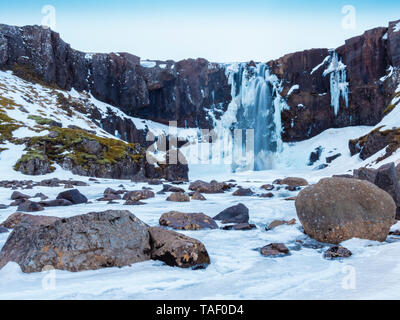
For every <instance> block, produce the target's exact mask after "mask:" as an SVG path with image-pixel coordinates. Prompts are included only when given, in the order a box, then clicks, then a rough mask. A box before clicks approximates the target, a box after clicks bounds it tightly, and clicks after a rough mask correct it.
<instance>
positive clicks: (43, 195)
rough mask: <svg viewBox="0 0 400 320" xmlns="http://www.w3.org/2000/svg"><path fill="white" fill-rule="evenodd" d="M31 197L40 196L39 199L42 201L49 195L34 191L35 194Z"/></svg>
mask: <svg viewBox="0 0 400 320" xmlns="http://www.w3.org/2000/svg"><path fill="white" fill-rule="evenodd" d="M33 198H40V200H42V201H43V200H47V199H48V198H49V197H48V196H46V195H45V194H43V193H41V192H39V193H36V194H35V195H34V196H33Z"/></svg>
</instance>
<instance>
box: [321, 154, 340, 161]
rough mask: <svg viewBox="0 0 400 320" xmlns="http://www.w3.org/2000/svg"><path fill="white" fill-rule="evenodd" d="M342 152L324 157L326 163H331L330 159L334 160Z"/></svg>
mask: <svg viewBox="0 0 400 320" xmlns="http://www.w3.org/2000/svg"><path fill="white" fill-rule="evenodd" d="M341 155H342V154H341V153H337V154H334V155H333V156H330V157H326V160H325V161H326V163H331V162H332V161H334V160H336V159H337V158H339V157H340V156H341Z"/></svg>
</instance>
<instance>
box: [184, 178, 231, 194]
mask: <svg viewBox="0 0 400 320" xmlns="http://www.w3.org/2000/svg"><path fill="white" fill-rule="evenodd" d="M233 186H234V185H233V184H231V183H226V182H217V181H215V180H212V181H211V182H209V183H208V182H205V181H202V180H196V181H194V182H192V183H191V184H190V185H189V190H192V191H198V192H200V193H223V192H224V191H226V190H229V189H230V188H232V187H233Z"/></svg>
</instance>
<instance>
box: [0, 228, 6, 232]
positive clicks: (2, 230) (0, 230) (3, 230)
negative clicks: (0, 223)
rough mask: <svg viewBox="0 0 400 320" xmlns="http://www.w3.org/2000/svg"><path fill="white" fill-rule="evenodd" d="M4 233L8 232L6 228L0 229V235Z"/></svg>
mask: <svg viewBox="0 0 400 320" xmlns="http://www.w3.org/2000/svg"><path fill="white" fill-rule="evenodd" d="M6 232H8V229H7V228H4V227H0V233H6Z"/></svg>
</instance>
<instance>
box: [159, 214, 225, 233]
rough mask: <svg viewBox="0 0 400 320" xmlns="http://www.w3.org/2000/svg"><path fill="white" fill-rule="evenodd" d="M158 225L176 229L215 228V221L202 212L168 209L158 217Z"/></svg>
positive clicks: (216, 226)
mask: <svg viewBox="0 0 400 320" xmlns="http://www.w3.org/2000/svg"><path fill="white" fill-rule="evenodd" d="M159 222H160V225H161V226H166V227H170V228H173V229H178V230H201V229H217V228H218V225H217V223H216V222H215V221H214V220H213V219H212V218H211V217H209V216H207V215H205V214H204V213H183V212H178V211H170V212H167V213H164V214H163V215H162V216H161V217H160V220H159Z"/></svg>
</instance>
